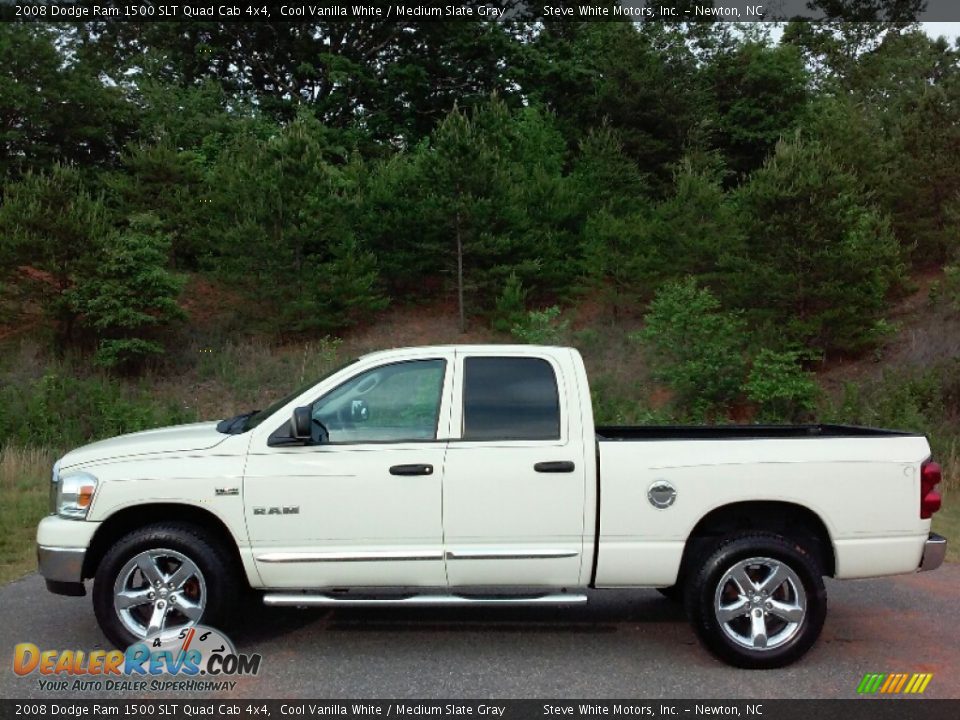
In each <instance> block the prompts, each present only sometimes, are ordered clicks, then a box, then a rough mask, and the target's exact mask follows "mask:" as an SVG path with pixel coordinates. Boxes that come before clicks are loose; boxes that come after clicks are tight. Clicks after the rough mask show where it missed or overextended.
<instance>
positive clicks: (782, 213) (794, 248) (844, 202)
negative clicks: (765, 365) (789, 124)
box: [724, 139, 902, 352]
mask: <svg viewBox="0 0 960 720" xmlns="http://www.w3.org/2000/svg"><path fill="white" fill-rule="evenodd" d="M736 202H737V205H738V209H739V212H740V213H741V214H742V223H743V230H744V235H743V238H744V239H743V243H742V245H740V247H739V250H738V251H735V252H734V253H733V254H732V258H731V260H730V264H729V266H728V267H729V269H730V270H731V271H732V274H731V275H730V277H729V281H728V282H727V283H726V284H725V285H724V293H725V296H726V297H727V298H728V300H729V301H730V302H731V303H732V304H733V305H735V306H738V307H742V308H747V309H748V310H749V315H750V317H751V318H752V319H753V320H754V321H757V322H760V323H765V324H766V325H767V326H768V328H769V330H770V333H771V334H772V335H773V336H776V337H778V338H779V342H780V343H782V344H783V345H785V346H787V347H788V348H794V347H809V348H817V349H820V350H822V351H824V352H829V351H856V350H861V349H863V348H864V347H867V346H869V345H871V344H872V343H874V342H875V341H876V340H877V339H878V337H879V334H880V333H882V331H883V330H884V328H885V326H884V324H883V314H884V310H885V308H886V303H885V301H886V298H887V296H888V293H889V292H890V290H891V289H892V288H893V287H895V286H896V285H897V284H898V283H899V282H900V281H901V278H902V264H901V258H900V251H899V248H898V246H897V243H896V240H895V238H894V237H893V234H892V233H891V231H890V227H889V222H888V220H887V219H886V218H885V217H884V216H883V214H882V213H881V212H879V211H878V210H877V209H876V208H875V207H874V206H872V205H871V204H870V203H869V200H868V197H867V196H866V195H865V193H864V190H863V188H862V185H861V183H860V182H859V181H858V180H857V178H856V177H855V176H853V175H852V174H850V173H849V172H848V171H847V170H845V169H844V168H843V167H842V166H840V165H839V164H838V163H837V162H836V161H835V160H834V159H832V158H831V157H830V155H829V153H828V152H827V151H826V150H825V149H824V148H823V147H822V146H821V145H819V144H817V143H815V142H809V141H802V140H797V139H795V140H791V141H789V142H781V143H780V144H779V145H778V146H777V151H776V153H775V155H774V156H773V157H772V158H771V159H770V160H769V161H768V162H767V163H766V164H765V165H764V166H763V168H761V169H760V170H758V171H757V172H755V173H754V174H753V175H752V176H751V178H750V180H749V182H747V183H746V184H745V185H744V186H743V187H742V188H740V190H738V191H737V194H736Z"/></svg>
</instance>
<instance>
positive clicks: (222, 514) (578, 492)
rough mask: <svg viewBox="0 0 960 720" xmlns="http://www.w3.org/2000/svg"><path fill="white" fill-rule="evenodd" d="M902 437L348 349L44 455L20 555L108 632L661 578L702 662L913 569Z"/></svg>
mask: <svg viewBox="0 0 960 720" xmlns="http://www.w3.org/2000/svg"><path fill="white" fill-rule="evenodd" d="M939 481H940V468H939V466H938V465H937V464H936V463H934V462H933V461H932V459H931V456H930V446H929V445H928V443H927V439H926V438H925V437H924V436H923V435H917V434H913V433H908V432H896V431H891V430H878V429H872V428H857V427H848V426H842V425H805V426H728V427H723V426H719V427H594V421H593V412H592V409H591V402H590V392H589V388H588V386H587V375H586V370H585V368H584V364H583V361H582V359H581V357H580V355H579V353H577V351H576V350H573V349H569V348H558V347H537V346H451V347H426V348H407V349H398V350H389V351H386V352H379V353H374V354H371V355H366V356H364V357H362V358H360V359H358V360H355V361H354V362H352V363H350V364H349V365H346V366H345V367H342V368H340V369H338V370H336V371H334V372H332V373H331V374H329V375H328V376H326V377H325V378H323V379H321V380H319V381H318V382H315V383H313V384H312V385H310V386H309V387H307V388H304V389H301V390H298V391H296V392H295V393H293V394H292V395H290V396H288V397H285V398H283V399H281V400H278V401H277V402H275V403H274V404H273V405H271V406H270V407H268V408H266V409H264V410H260V411H257V412H252V413H248V414H246V415H240V416H237V417H234V418H229V419H227V420H223V421H220V422H219V423H217V422H206V423H197V424H192V425H183V426H178V427H171V428H163V429H158V430H149V431H146V432H138V433H133V434H130V435H123V436H120V437H116V438H113V439H109V440H103V441H100V442H95V443H93V444H90V445H87V446H85V447H81V448H79V449H76V450H73V451H72V452H69V453H67V454H66V455H65V456H64V457H62V458H61V459H60V460H59V461H58V462H57V463H56V464H55V465H54V468H53V482H52V488H51V513H50V515H49V516H48V517H46V518H45V519H43V520H42V521H41V522H40V525H39V528H38V531H37V543H38V557H39V565H40V571H41V573H42V575H43V576H44V577H45V578H46V582H47V586H48V588H49V589H50V590H51V591H53V592H56V593H61V594H68V595H83V594H84V593H85V585H84V581H85V580H87V579H89V578H92V579H93V589H92V595H93V607H94V612H95V613H96V616H97V619H98V621H99V624H100V626H101V628H102V629H103V632H104V633H105V634H106V636H107V637H108V638H109V639H110V640H111V641H112V642H114V643H116V644H117V645H118V646H121V647H124V646H126V645H129V644H130V643H133V642H135V641H137V640H139V639H143V638H146V637H153V636H156V635H158V634H159V635H166V634H168V633H177V632H179V631H180V630H182V629H183V628H184V627H185V626H189V625H192V624H196V623H197V622H199V621H201V620H202V621H203V623H204V624H205V625H211V624H212V625H214V626H218V625H221V624H223V623H225V622H227V621H228V619H229V616H230V615H231V611H233V610H235V609H236V605H237V604H238V603H237V602H236V601H237V599H238V598H240V597H242V595H243V593H244V592H248V591H249V592H253V593H257V594H260V595H262V600H263V602H264V603H265V604H266V605H268V606H278V605H286V606H318V605H319V606H333V607H336V606H344V605H351V606H382V605H398V604H399V605H422V606H437V605H467V606H469V605H478V606H479V605H507V604H530V605H533V604H555V605H569V604H572V603H582V602H586V601H587V599H588V594H587V593H586V590H587V589H588V588H589V589H597V590H599V589H603V588H641V587H649V588H658V589H660V590H661V592H662V593H663V594H664V595H666V596H667V597H670V598H672V599H674V600H676V601H679V602H683V603H684V605H685V608H686V611H687V613H688V615H689V617H690V620H691V622H692V624H693V626H694V628H695V630H696V633H697V635H698V636H699V637H700V639H701V640H702V641H703V643H704V645H705V646H706V647H707V648H708V649H709V650H711V651H712V652H713V653H714V654H715V655H717V656H718V657H720V658H721V659H723V660H725V661H727V662H730V663H732V664H735V665H739V666H743V667H755V668H764V667H779V666H783V665H786V664H787V663H790V662H792V661H794V660H796V659H797V658H799V657H800V656H801V655H803V653H804V652H805V651H807V650H808V649H809V648H810V647H811V645H812V644H813V643H814V642H815V640H816V639H817V636H818V635H819V633H820V631H821V628H822V626H823V623H824V618H825V615H826V610H827V599H826V594H825V589H824V583H823V577H824V576H829V577H834V578H865V577H874V576H880V575H891V574H895V573H909V572H915V571H917V570H933V569H934V568H936V567H938V566H939V565H940V564H941V563H942V562H943V559H944V556H945V553H946V540H945V539H944V538H942V537H940V536H938V535H935V534H931V532H930V523H931V520H930V518H931V515H932V514H933V513H934V512H936V511H937V510H938V509H939V507H940V496H939V494H938V493H937V490H936V486H937V483H938V482H939Z"/></svg>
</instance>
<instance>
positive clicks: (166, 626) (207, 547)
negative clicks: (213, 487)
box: [93, 522, 237, 649]
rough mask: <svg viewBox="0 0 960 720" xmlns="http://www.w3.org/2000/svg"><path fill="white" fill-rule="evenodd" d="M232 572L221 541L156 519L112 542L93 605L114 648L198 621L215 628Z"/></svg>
mask: <svg viewBox="0 0 960 720" xmlns="http://www.w3.org/2000/svg"><path fill="white" fill-rule="evenodd" d="M235 577H236V573H235V572H234V571H233V563H232V561H231V557H230V554H229V553H228V552H227V551H226V549H225V548H223V547H222V545H221V543H219V542H217V541H216V540H215V539H214V538H212V537H210V536H209V535H208V534H207V533H205V532H204V531H203V530H202V529H200V528H199V527H197V526H195V525H191V524H188V523H174V522H171V523H157V524H155V525H149V526H147V527H144V528H141V529H139V530H135V531H134V532H131V533H129V534H128V535H125V536H123V537H121V538H120V539H119V540H118V541H117V542H115V543H114V544H113V546H112V547H111V548H110V550H109V551H107V553H106V555H104V557H103V559H102V560H101V561H100V565H99V567H98V568H97V572H96V576H95V577H94V581H93V609H94V612H95V613H96V616H97V622H98V623H99V624H100V628H101V629H102V630H103V632H104V634H105V635H106V636H107V637H108V638H109V639H110V641H111V642H113V643H114V645H116V646H117V647H118V648H121V649H122V648H126V647H128V646H129V645H131V644H133V643H134V642H136V641H138V640H143V639H144V638H147V637H154V636H156V635H161V636H167V635H174V636H175V635H177V634H178V633H179V632H180V630H182V629H183V628H185V627H191V626H193V625H196V624H197V623H199V622H201V620H202V622H203V624H204V625H212V626H213V627H220V626H221V625H222V624H223V622H224V621H225V620H226V619H227V611H228V609H229V604H230V600H231V598H232V597H236V596H237V584H236V580H235Z"/></svg>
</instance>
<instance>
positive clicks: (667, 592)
mask: <svg viewBox="0 0 960 720" xmlns="http://www.w3.org/2000/svg"><path fill="white" fill-rule="evenodd" d="M657 592H658V593H660V594H661V595H663V596H664V597H665V598H666V599H667V600H669V601H670V602H675V603H680V604H683V585H682V584H681V583H677V584H676V585H671V586H670V587H662V588H657Z"/></svg>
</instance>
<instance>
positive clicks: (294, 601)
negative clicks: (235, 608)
mask: <svg viewBox="0 0 960 720" xmlns="http://www.w3.org/2000/svg"><path fill="white" fill-rule="evenodd" d="M586 601H587V596H586V595H579V594H577V595H575V594H568V593H551V594H548V595H522V596H510V595H503V596H487V597H482V596H477V597H471V596H469V595H404V596H398V597H382V598H377V597H369V596H367V597H349V596H341V597H335V596H332V595H322V594H317V595H313V594H306V593H267V594H266V595H264V596H263V604H264V605H269V606H270V607H398V606H408V607H418V606H420V607H432V606H473V607H481V606H491V605H503V606H510V605H577V604H580V603H585V602H586Z"/></svg>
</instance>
